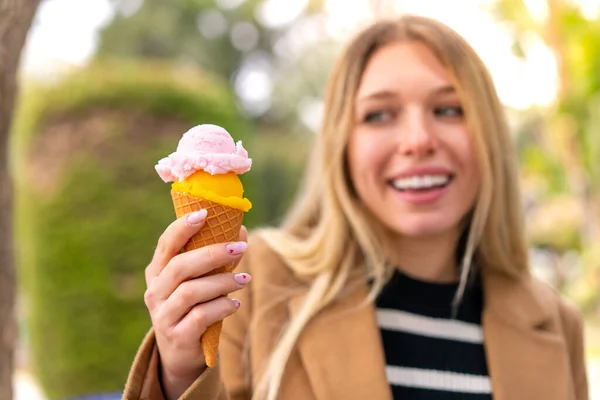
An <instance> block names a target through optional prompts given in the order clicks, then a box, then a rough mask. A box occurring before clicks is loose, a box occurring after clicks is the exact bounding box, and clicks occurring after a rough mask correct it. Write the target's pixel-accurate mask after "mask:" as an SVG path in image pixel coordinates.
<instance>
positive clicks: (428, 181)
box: [392, 175, 450, 190]
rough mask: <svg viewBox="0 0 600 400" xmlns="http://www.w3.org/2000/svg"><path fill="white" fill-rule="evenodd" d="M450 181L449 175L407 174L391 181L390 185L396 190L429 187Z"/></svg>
mask: <svg viewBox="0 0 600 400" xmlns="http://www.w3.org/2000/svg"><path fill="white" fill-rule="evenodd" d="M449 181H450V176H449V175H422V176H409V177H407V178H402V179H396V180H395V181H392V186H393V187H394V188H395V189H398V190H406V189H430V188H433V187H437V186H443V185H445V184H447V183H448V182H449Z"/></svg>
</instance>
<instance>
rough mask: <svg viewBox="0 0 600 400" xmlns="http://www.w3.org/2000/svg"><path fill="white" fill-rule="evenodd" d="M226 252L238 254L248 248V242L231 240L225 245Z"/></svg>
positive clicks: (233, 254)
mask: <svg viewBox="0 0 600 400" xmlns="http://www.w3.org/2000/svg"><path fill="white" fill-rule="evenodd" d="M225 248H226V249H227V252H228V253H229V254H231V255H232V256H235V255H236V254H240V253H243V252H245V251H246V249H247V248H248V243H246V242H231V243H229V244H228V245H227V246H225Z"/></svg>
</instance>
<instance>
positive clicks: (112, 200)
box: [12, 64, 252, 400]
mask: <svg viewBox="0 0 600 400" xmlns="http://www.w3.org/2000/svg"><path fill="white" fill-rule="evenodd" d="M22 99H23V101H22V104H21V106H20V111H19V114H18V118H17V123H16V125H15V129H14V132H13V139H14V140H13V148H12V150H13V156H14V157H13V163H12V167H13V169H14V171H19V173H18V174H17V173H14V174H13V175H14V179H15V194H16V215H15V221H16V238H17V240H16V242H17V265H18V271H19V278H20V281H21V288H22V292H23V294H24V300H25V310H26V315H27V316H26V324H25V326H26V327H27V329H28V332H27V333H28V337H29V338H30V340H29V347H30V350H31V360H30V364H31V366H32V367H33V368H34V372H35V374H36V375H37V378H38V380H39V381H40V383H41V385H42V387H43V390H44V391H45V393H46V395H47V396H48V398H49V399H51V400H54V399H64V398H68V397H72V396H80V395H85V394H90V393H99V392H110V391H118V390H121V389H122V388H123V385H124V382H125V379H126V376H127V372H128V369H129V367H130V365H131V363H132V360H133V357H134V355H135V352H136V350H137V348H138V346H139V344H140V341H141V339H142V337H143V335H144V333H145V332H146V331H147V329H148V327H149V324H150V321H149V317H148V314H147V310H146V309H145V306H144V304H143V292H144V290H145V283H144V276H143V271H144V268H145V266H146V265H147V263H148V262H149V260H150V258H151V256H152V252H153V250H154V246H155V244H156V240H157V238H158V236H159V235H160V233H161V232H162V230H163V229H164V228H165V227H166V226H167V225H168V224H169V223H170V222H171V221H172V220H173V218H174V212H173V209H172V205H171V200H170V196H169V186H168V185H167V184H165V183H163V182H162V181H161V180H160V178H159V177H158V175H157V174H156V172H155V171H154V168H153V167H154V164H155V163H156V161H157V160H158V159H159V158H161V157H163V156H165V155H166V154H169V153H170V152H172V151H173V150H174V147H175V145H176V143H177V140H178V139H179V137H180V136H181V134H182V133H183V131H182V129H183V127H190V126H192V125H195V124H198V123H204V122H210V123H216V124H220V125H223V126H224V127H226V128H227V129H228V130H230V132H232V134H233V135H234V136H235V138H236V139H242V140H244V141H245V140H246V139H248V136H240V134H242V133H244V132H249V130H250V126H249V125H248V124H247V123H246V122H245V121H244V120H243V119H241V117H240V116H239V115H238V113H237V110H236V106H235V102H234V99H233V96H232V95H231V94H230V93H229V92H228V89H227V86H226V85H224V84H223V83H221V82H219V81H217V80H215V79H213V78H211V77H209V76H202V75H197V74H196V73H193V72H188V71H184V70H174V69H171V68H168V67H162V66H158V65H154V66H150V65H148V64H144V66H143V67H142V66H140V65H133V64H131V65H107V64H105V65H101V66H95V67H91V68H89V69H87V70H85V71H81V72H78V73H75V74H73V75H71V76H70V77H68V78H66V79H64V80H63V81H62V82H60V83H59V84H56V85H53V86H45V87H34V88H28V89H27V90H25V92H24V95H23V97H22ZM93 118H96V119H99V120H100V121H101V124H100V125H99V126H96V127H94V125H93V124H90V123H89V121H90V120H91V119H93ZM86 121H88V124H87V125H85V124H86ZM137 122H140V123H141V125H143V126H144V127H145V128H144V129H145V130H144V131H143V132H140V131H139V130H138V129H136V124H137ZM78 124H79V125H78ZM81 124H83V125H81ZM161 124H163V126H165V124H166V125H167V126H169V124H170V126H173V127H180V128H181V129H177V130H176V131H175V130H174V131H172V132H162V133H160V134H159V133H157V132H153V127H154V126H160V125H161ZM77 126H88V127H90V129H85V130H82V131H75V132H70V133H67V134H65V135H66V136H67V137H74V136H79V135H95V136H94V137H93V138H85V140H73V143H72V144H69V143H67V144H65V145H64V146H72V147H71V148H69V149H68V150H69V151H68V152H67V153H64V152H63V153H60V152H57V150H56V149H55V148H54V146H48V145H46V146H45V147H42V148H41V147H40V146H42V145H43V143H49V141H48V137H49V135H56V137H60V136H61V135H62V133H61V132H60V130H61V129H64V128H65V127H71V128H72V130H73V129H74V128H76V127H77ZM140 129H141V128H140ZM157 129H158V128H157ZM163 130H164V128H163ZM52 137H54V136H52ZM80 139H81V138H80ZM64 146H63V147H64ZM58 147H60V146H58ZM33 154H37V156H34V155H33ZM39 154H41V156H40V155H39ZM55 163H58V164H55ZM45 165H59V168H58V171H54V172H53V173H50V175H49V177H45V176H43V175H44V173H45V167H44V166H45ZM36 174H37V175H36ZM248 179H250V178H248ZM247 185H250V186H251V185H252V184H251V183H247Z"/></svg>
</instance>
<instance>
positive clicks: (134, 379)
mask: <svg viewBox="0 0 600 400" xmlns="http://www.w3.org/2000/svg"><path fill="white" fill-rule="evenodd" d="M251 243H252V239H250V240H249V247H248V248H249V249H250V248H251V247H252V244H251ZM250 253H251V251H250V250H248V251H247V252H246V254H245V255H244V258H243V259H242V262H240V264H239V265H238V267H237V268H236V272H246V273H250V274H251V271H250V261H249V260H250V258H251V256H250ZM251 287H252V283H250V284H249V285H248V287H246V288H244V289H243V290H240V291H238V292H236V293H233V294H232V295H231V296H230V297H235V298H237V299H238V300H240V301H241V302H242V307H241V308H240V309H239V310H238V311H237V312H236V313H235V314H233V315H231V316H230V317H228V318H226V319H225V321H224V322H223V330H222V332H221V338H220V343H219V357H218V360H217V363H216V365H215V366H214V367H213V368H207V369H206V370H205V371H204V372H203V373H202V374H201V375H200V376H199V377H198V378H197V379H196V381H195V382H194V383H193V384H192V385H191V386H190V387H189V388H188V390H187V391H186V392H185V393H184V394H183V395H182V396H181V397H180V399H179V400H249V399H250V398H251V392H252V389H251V383H250V367H249V357H248V354H249V351H248V350H249V349H248V348H247V347H248V346H247V343H248V340H247V332H248V326H249V323H250V318H251V314H252V304H251V294H250V291H251ZM159 363H160V356H159V352H158V348H157V346H156V339H155V336H154V331H153V330H152V329H151V330H150V331H149V332H148V334H147V335H146V337H145V338H144V340H143V342H142V344H141V346H140V348H139V350H138V352H137V354H136V357H135V360H134V362H133V365H132V367H131V369H130V371H129V376H128V378H127V383H126V384H125V390H124V393H123V398H122V399H123V400H166V398H165V396H164V392H163V390H162V387H161V383H160V373H159V370H160V368H159V365H160V364H159Z"/></svg>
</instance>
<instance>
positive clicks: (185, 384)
mask: <svg viewBox="0 0 600 400" xmlns="http://www.w3.org/2000/svg"><path fill="white" fill-rule="evenodd" d="M206 368H207V366H206V365H204V366H202V367H200V368H198V369H197V370H196V371H195V372H194V373H190V374H184V375H182V374H172V373H169V372H168V371H167V370H166V369H165V368H161V369H160V381H161V382H160V383H161V387H162V390H163V394H164V396H165V399H166V400H177V399H179V398H180V397H181V396H182V395H183V394H184V393H185V391H186V390H187V389H188V388H189V387H190V386H192V384H193V383H194V382H195V381H196V379H198V377H199V376H200V375H202V373H203V372H204V370H206Z"/></svg>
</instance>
